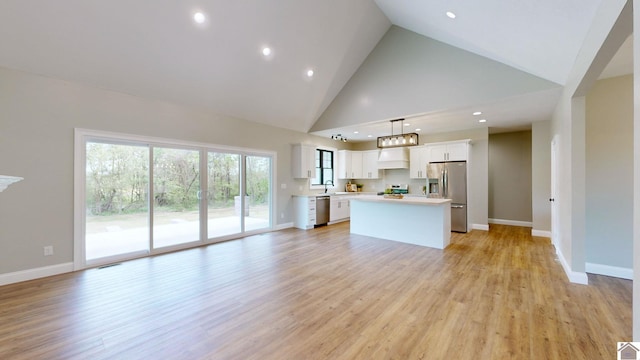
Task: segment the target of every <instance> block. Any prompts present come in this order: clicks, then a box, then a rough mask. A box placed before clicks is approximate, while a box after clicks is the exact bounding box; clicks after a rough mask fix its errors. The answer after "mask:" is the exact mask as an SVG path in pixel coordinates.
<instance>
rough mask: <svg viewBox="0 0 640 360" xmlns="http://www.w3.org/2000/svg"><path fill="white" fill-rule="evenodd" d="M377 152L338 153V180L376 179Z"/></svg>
mask: <svg viewBox="0 0 640 360" xmlns="http://www.w3.org/2000/svg"><path fill="white" fill-rule="evenodd" d="M379 173H380V172H379V171H378V150H371V151H350V150H339V151H338V179H378V178H379V177H380V175H379Z"/></svg>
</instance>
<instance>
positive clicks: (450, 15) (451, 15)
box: [447, 11, 456, 19]
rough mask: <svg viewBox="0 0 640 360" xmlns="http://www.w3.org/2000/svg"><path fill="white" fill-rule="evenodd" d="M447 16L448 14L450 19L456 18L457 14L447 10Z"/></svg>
mask: <svg viewBox="0 0 640 360" xmlns="http://www.w3.org/2000/svg"><path fill="white" fill-rule="evenodd" d="M447 16H448V17H449V18H450V19H455V18H456V14H454V13H453V12H451V11H447Z"/></svg>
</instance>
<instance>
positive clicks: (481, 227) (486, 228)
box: [471, 224, 489, 231]
mask: <svg viewBox="0 0 640 360" xmlns="http://www.w3.org/2000/svg"><path fill="white" fill-rule="evenodd" d="M471 229H472V230H482V231H489V224H471Z"/></svg>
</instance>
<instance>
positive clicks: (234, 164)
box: [207, 152, 246, 239]
mask: <svg viewBox="0 0 640 360" xmlns="http://www.w3.org/2000/svg"><path fill="white" fill-rule="evenodd" d="M207 160H208V161H207V172H208V181H207V219H208V221H207V229H208V231H207V232H208V234H207V235H208V238H209V239H212V238H217V237H222V236H227V235H232V234H239V233H241V232H242V224H241V216H242V206H243V204H242V199H241V198H240V185H241V183H240V174H241V167H240V165H241V155H240V154H229V153H222V152H209V153H208V159H207ZM245 208H246V204H245Z"/></svg>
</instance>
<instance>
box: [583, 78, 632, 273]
mask: <svg viewBox="0 0 640 360" xmlns="http://www.w3.org/2000/svg"><path fill="white" fill-rule="evenodd" d="M586 115H587V124H586V145H587V147H586V179H587V180H586V181H587V182H586V188H587V192H586V239H585V247H586V249H585V250H586V256H587V262H588V263H594V264H601V265H609V266H617V267H625V268H632V266H633V261H632V260H633V257H632V251H633V218H632V216H633V76H632V75H627V76H620V77H615V78H610V79H605V80H599V81H598V82H596V84H595V85H594V86H593V88H591V90H590V91H589V93H588V95H587V114H586Z"/></svg>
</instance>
